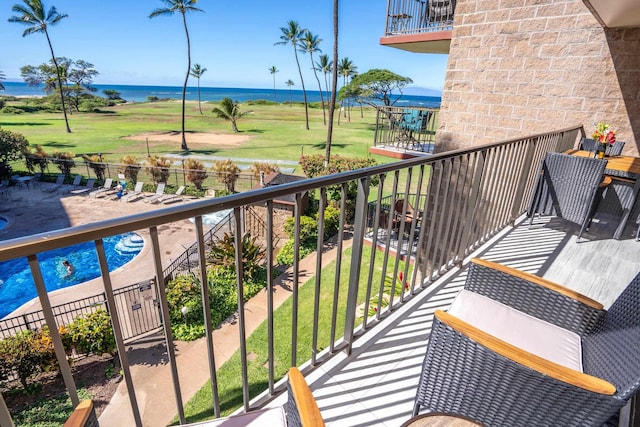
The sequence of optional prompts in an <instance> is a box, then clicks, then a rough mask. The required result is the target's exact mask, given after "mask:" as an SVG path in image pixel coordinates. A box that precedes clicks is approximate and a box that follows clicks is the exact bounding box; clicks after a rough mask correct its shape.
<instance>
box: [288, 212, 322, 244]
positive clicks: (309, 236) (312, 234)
mask: <svg viewBox="0 0 640 427" xmlns="http://www.w3.org/2000/svg"><path fill="white" fill-rule="evenodd" d="M295 231H296V230H295V218H293V217H291V218H287V220H286V221H285V223H284V232H285V233H286V234H287V237H288V238H289V239H291V240H293V238H294V237H295ZM317 239H318V221H317V220H315V219H313V218H311V217H309V216H304V215H303V216H301V217H300V243H301V244H306V243H311V244H312V245H315V243H316V241H317Z"/></svg>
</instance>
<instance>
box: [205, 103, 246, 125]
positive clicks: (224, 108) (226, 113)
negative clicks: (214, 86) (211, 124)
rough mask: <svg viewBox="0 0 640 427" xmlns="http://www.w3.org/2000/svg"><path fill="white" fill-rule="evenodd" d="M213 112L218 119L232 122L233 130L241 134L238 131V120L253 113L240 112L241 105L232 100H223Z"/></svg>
mask: <svg viewBox="0 0 640 427" xmlns="http://www.w3.org/2000/svg"><path fill="white" fill-rule="evenodd" d="M211 111H212V112H213V113H214V114H215V115H216V117H218V118H221V119H225V120H228V121H230V122H231V129H233V131H234V132H236V133H237V132H240V131H239V130H238V119H240V118H241V117H242V116H244V115H246V114H249V113H251V111H246V112H240V103H239V102H238V101H232V100H231V98H222V101H220V104H218V106H217V107H214V109H213V110H211Z"/></svg>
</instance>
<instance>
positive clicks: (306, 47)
mask: <svg viewBox="0 0 640 427" xmlns="http://www.w3.org/2000/svg"><path fill="white" fill-rule="evenodd" d="M321 41H322V39H321V38H319V37H318V36H315V35H313V34H312V33H311V31H309V30H306V31H305V32H304V34H303V36H302V39H300V41H299V42H298V46H299V49H300V51H301V52H306V53H308V54H309V58H310V59H311V69H312V70H313V75H314V76H315V77H316V81H317V82H318V91H319V92H320V102H321V103H322V120H323V122H324V124H325V125H326V124H327V113H326V111H325V108H324V95H323V94H322V85H321V84H320V78H318V70H317V69H316V67H315V66H314V64H313V53H314V52H322V51H321V50H320V48H319V47H318V45H319V44H320V42H321Z"/></svg>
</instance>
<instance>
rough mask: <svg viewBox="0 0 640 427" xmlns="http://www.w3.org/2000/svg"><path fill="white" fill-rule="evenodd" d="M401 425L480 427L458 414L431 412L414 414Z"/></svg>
mask: <svg viewBox="0 0 640 427" xmlns="http://www.w3.org/2000/svg"><path fill="white" fill-rule="evenodd" d="M402 427H482V424H478V423H476V422H474V421H472V420H471V419H469V418H466V417H463V416H460V415H452V414H440V413H431V414H422V415H418V416H415V417H413V418H411V419H410V420H408V421H406V422H405V423H404V424H402Z"/></svg>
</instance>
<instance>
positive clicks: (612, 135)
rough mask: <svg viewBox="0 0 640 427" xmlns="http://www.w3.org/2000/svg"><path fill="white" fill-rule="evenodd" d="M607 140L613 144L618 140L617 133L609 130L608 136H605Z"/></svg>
mask: <svg viewBox="0 0 640 427" xmlns="http://www.w3.org/2000/svg"><path fill="white" fill-rule="evenodd" d="M605 141H606V142H608V143H609V144H613V143H614V142H616V134H615V132H613V131H609V132H608V133H607V136H606V137H605Z"/></svg>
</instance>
